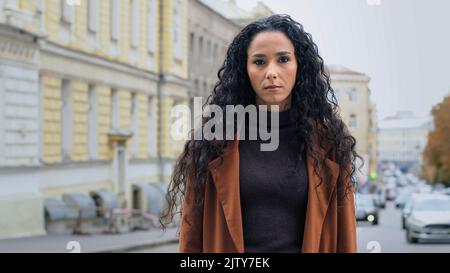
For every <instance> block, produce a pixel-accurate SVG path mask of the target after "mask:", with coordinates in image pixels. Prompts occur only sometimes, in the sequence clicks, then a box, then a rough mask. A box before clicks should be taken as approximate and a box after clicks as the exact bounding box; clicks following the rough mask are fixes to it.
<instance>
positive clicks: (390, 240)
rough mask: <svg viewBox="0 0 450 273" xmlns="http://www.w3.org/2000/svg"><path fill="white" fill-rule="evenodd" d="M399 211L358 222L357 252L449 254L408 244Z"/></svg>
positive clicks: (441, 246)
mask: <svg viewBox="0 0 450 273" xmlns="http://www.w3.org/2000/svg"><path fill="white" fill-rule="evenodd" d="M400 215H401V210H400V209H395V206H394V204H393V203H392V202H389V203H387V206H386V209H382V210H381V211H380V223H379V225H378V226H372V225H371V224H369V223H366V222H358V228H357V232H358V252H360V253H368V252H384V253H391V252H395V253H420V252H427V253H432V252H450V243H420V244H408V243H407V242H406V238H405V232H404V230H402V229H401V222H400V219H401V218H400V217H401V216H400ZM132 252H133V253H174V252H178V244H168V245H163V246H159V247H155V248H148V249H140V250H136V251H132Z"/></svg>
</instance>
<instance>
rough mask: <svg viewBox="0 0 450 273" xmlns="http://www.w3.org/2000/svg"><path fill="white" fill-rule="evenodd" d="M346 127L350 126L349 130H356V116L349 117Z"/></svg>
mask: <svg viewBox="0 0 450 273" xmlns="http://www.w3.org/2000/svg"><path fill="white" fill-rule="evenodd" d="M348 126H350V127H351V128H356V115H355V114H351V115H350V120H349V123H348Z"/></svg>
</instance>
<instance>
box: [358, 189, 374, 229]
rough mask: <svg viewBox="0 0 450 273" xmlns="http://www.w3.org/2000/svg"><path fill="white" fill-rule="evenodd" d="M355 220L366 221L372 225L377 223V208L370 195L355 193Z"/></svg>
mask: <svg viewBox="0 0 450 273" xmlns="http://www.w3.org/2000/svg"><path fill="white" fill-rule="evenodd" d="M356 220H357V221H368V222H370V223H372V224H373V225H378V208H377V206H376V204H375V199H374V197H373V196H372V195H369V194H357V195H356Z"/></svg>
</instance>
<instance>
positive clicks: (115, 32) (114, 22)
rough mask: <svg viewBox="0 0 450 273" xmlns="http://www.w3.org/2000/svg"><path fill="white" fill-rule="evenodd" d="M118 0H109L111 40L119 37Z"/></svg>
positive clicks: (116, 39)
mask: <svg viewBox="0 0 450 273" xmlns="http://www.w3.org/2000/svg"><path fill="white" fill-rule="evenodd" d="M120 1H121V0H111V40H114V41H116V42H117V41H118V40H119V37H120Z"/></svg>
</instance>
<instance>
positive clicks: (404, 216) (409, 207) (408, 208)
mask: <svg viewBox="0 0 450 273" xmlns="http://www.w3.org/2000/svg"><path fill="white" fill-rule="evenodd" d="M427 197H430V195H429V194H420V193H412V194H411V195H409V196H408V198H407V199H406V202H405V205H404V206H403V209H402V229H405V224H406V219H407V218H408V217H409V215H411V210H412V205H413V203H414V201H417V200H418V199H420V198H427ZM431 197H432V196H431Z"/></svg>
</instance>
